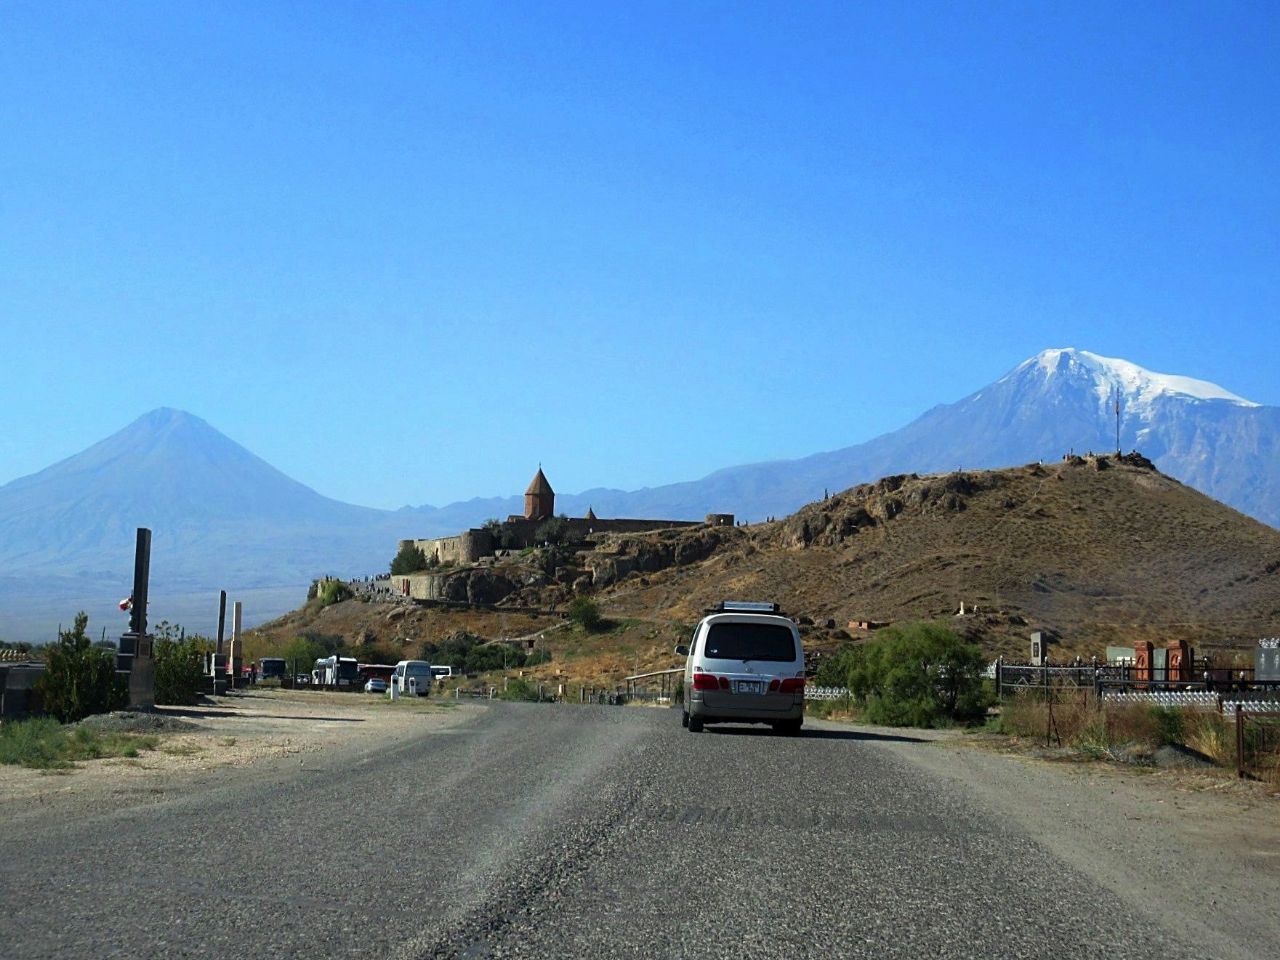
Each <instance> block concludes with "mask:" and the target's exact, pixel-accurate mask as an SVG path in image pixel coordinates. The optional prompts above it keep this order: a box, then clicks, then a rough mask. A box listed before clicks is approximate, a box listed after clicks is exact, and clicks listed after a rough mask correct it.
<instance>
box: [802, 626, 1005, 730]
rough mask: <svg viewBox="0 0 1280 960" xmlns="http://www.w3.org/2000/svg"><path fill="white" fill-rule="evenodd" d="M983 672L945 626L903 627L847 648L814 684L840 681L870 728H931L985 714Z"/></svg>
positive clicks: (977, 658) (976, 654)
mask: <svg viewBox="0 0 1280 960" xmlns="http://www.w3.org/2000/svg"><path fill="white" fill-rule="evenodd" d="M985 668H986V662H985V660H984V659H983V656H982V653H981V651H979V650H978V648H977V647H974V646H971V645H969V644H966V643H964V641H962V640H961V639H960V637H959V636H958V635H957V634H956V633H955V631H954V630H952V629H951V627H950V626H948V625H946V624H943V623H905V624H895V625H894V626H891V627H887V628H885V629H884V630H882V631H880V632H879V633H878V634H876V636H875V638H874V639H872V640H870V641H868V642H867V643H865V644H861V645H859V646H854V647H846V648H845V649H844V650H842V651H841V652H840V653H839V654H838V655H837V657H836V660H835V662H834V663H833V664H831V666H830V667H829V668H824V670H823V672H822V673H821V674H820V675H819V680H820V681H821V680H826V681H828V682H830V681H831V680H835V679H837V678H842V679H843V682H844V686H846V687H848V689H849V692H850V695H851V696H852V697H853V699H854V700H856V701H858V702H859V703H861V704H862V705H863V706H864V707H865V710H866V717H867V719H868V720H870V721H871V722H872V723H884V724H888V725H890V726H915V727H931V726H938V725H943V724H947V723H953V722H962V723H963V722H971V721H974V720H978V719H980V718H981V717H982V716H983V715H984V714H985V712H986V708H987V703H988V697H987V694H986V692H985V689H984V686H983V682H982V676H983V671H984V670H985Z"/></svg>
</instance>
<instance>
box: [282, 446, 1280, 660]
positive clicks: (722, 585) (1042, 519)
mask: <svg viewBox="0 0 1280 960" xmlns="http://www.w3.org/2000/svg"><path fill="white" fill-rule="evenodd" d="M504 564H505V565H506V566H505V567H504ZM545 566H546V565H545V564H544V565H543V568H545ZM538 569H539V559H538V557H537V556H536V555H532V556H529V557H525V558H510V559H509V560H507V561H504V562H503V563H500V564H498V565H497V566H496V567H493V568H486V569H485V570H484V571H483V575H484V576H485V577H494V576H501V577H508V578H509V579H510V581H511V582H512V583H513V584H528V583H532V584H533V586H526V587H522V588H520V589H519V590H517V591H516V592H512V593H511V594H509V595H508V597H506V598H504V599H503V600H502V601H500V602H499V604H498V606H497V608H496V610H495V611H494V612H475V613H472V614H467V613H466V612H464V611H459V610H456V609H455V610H451V611H449V613H448V622H447V629H449V630H453V629H460V628H464V627H465V626H466V624H468V623H470V624H472V626H471V627H469V629H473V630H474V631H475V632H478V633H485V631H486V629H488V630H492V628H493V624H492V622H491V621H492V617H493V616H495V615H500V612H501V610H502V607H503V604H504V603H518V604H520V605H522V606H527V605H530V604H536V603H541V604H542V605H543V606H544V607H546V606H550V605H551V604H552V603H557V604H563V603H564V602H565V601H567V600H568V598H570V597H571V596H572V595H573V593H574V592H575V590H578V591H581V590H588V591H589V592H591V593H593V594H594V595H595V596H596V598H597V599H598V600H599V602H600V603H601V604H602V606H603V607H604V609H605V611H606V613H607V614H608V615H609V616H610V617H612V618H614V619H615V620H616V621H618V622H620V623H624V624H626V623H631V622H642V623H645V624H648V625H649V627H650V629H651V630H653V631H654V633H653V638H654V639H653V642H652V643H650V644H649V645H648V646H647V647H644V648H643V650H642V651H641V650H639V648H634V649H633V647H628V650H630V651H631V652H632V653H633V654H634V660H635V662H636V663H641V662H643V664H644V665H646V666H651V665H655V664H656V665H669V663H668V662H667V661H670V660H671V657H670V653H669V650H668V648H667V644H668V642H669V641H670V640H671V639H672V637H675V636H679V635H680V631H682V630H684V629H685V628H686V626H687V624H689V623H691V622H693V621H694V620H696V619H697V617H698V616H699V615H700V612H701V611H702V610H703V609H704V608H705V607H707V606H709V605H711V604H712V603H714V602H715V601H717V600H720V599H724V598H731V597H736V598H743V599H772V600H777V601H779V602H780V603H781V604H782V605H783V607H784V609H786V610H787V611H788V612H790V613H792V614H793V615H796V616H799V617H803V618H806V619H807V620H809V621H812V625H807V627H806V633H807V634H808V635H809V638H810V642H811V643H813V644H816V645H819V646H821V645H825V644H831V643H835V642H838V641H839V639H840V637H841V636H842V633H843V632H844V631H845V630H846V629H847V627H848V624H849V622H850V621H862V620H870V621H891V620H904V619H933V618H938V617H947V618H951V617H953V616H954V615H955V614H956V613H957V612H958V611H959V609H960V605H961V603H962V602H963V603H964V604H965V608H966V616H964V617H961V618H956V619H955V620H954V622H955V623H956V624H957V626H959V627H960V628H961V629H962V630H963V631H965V632H966V633H967V634H969V635H970V636H972V637H973V638H974V639H975V640H976V641H978V642H979V643H981V644H982V645H983V646H984V647H985V648H986V650H987V651H988V652H989V653H990V654H992V655H994V654H995V653H1006V654H1009V655H1012V656H1019V657H1021V656H1025V654H1026V648H1027V645H1026V637H1027V635H1028V634H1029V633H1030V631H1031V630H1036V629H1038V630H1045V631H1048V632H1049V633H1050V634H1051V635H1053V636H1055V637H1057V638H1058V640H1059V643H1058V647H1057V648H1056V650H1055V656H1059V657H1061V656H1066V655H1074V654H1077V653H1078V654H1081V655H1084V656H1089V655H1092V654H1101V653H1102V652H1103V648H1104V647H1105V646H1106V645H1107V644H1112V643H1115V644H1124V643H1131V642H1132V641H1133V640H1134V639H1139V638H1149V639H1153V640H1157V641H1162V640H1166V639H1175V638H1182V637H1186V638H1188V639H1190V640H1192V641H1193V642H1194V643H1195V644H1196V645H1197V646H1199V647H1201V648H1202V649H1203V648H1205V647H1206V646H1209V647H1217V646H1226V647H1229V646H1232V645H1233V642H1234V638H1244V639H1245V640H1248V641H1250V642H1251V641H1252V639H1254V638H1256V637H1258V636H1262V635H1270V634H1273V633H1275V632H1276V630H1277V627H1278V626H1280V531H1276V530H1274V529H1273V528H1271V527H1268V526H1266V525H1264V524H1262V523H1259V522H1257V521H1255V520H1252V519H1250V518H1248V517H1245V516H1243V515H1242V514H1240V513H1238V512H1236V511H1234V510H1232V509H1230V508H1228V507H1225V506H1223V505H1222V504H1220V503H1217V502H1215V501H1213V500H1211V499H1209V498H1208V497H1206V496H1204V495H1203V494H1201V493H1199V492H1197V491H1195V490H1193V489H1191V488H1190V487H1188V486H1185V485H1184V484H1182V483H1179V482H1178V481H1176V480H1174V479H1172V478H1170V477H1167V476H1164V475H1163V474H1161V473H1160V472H1159V471H1157V470H1156V469H1155V468H1154V467H1153V466H1152V465H1151V463H1150V462H1149V461H1147V460H1146V459H1145V458H1143V457H1141V456H1138V455H1129V456H1126V457H1121V458H1116V457H1070V458H1068V459H1065V460H1061V461H1057V462H1054V463H1048V464H1040V463H1032V464H1029V465H1027V466H1024V467H1017V468H1009V469H1003V470H992V471H965V472H955V473H950V474H935V475H925V476H920V475H895V476H890V477H885V478H882V479H881V480H878V481H876V482H875V483H870V484H863V485H860V486H857V487H854V488H851V489H849V490H846V491H843V492H841V493H838V494H836V495H834V496H831V497H829V498H828V499H826V500H823V501H820V502H817V503H812V504H809V505H808V506H806V507H804V508H803V509H801V510H799V511H797V512H796V513H795V514H793V515H792V516H789V517H786V518H785V519H782V520H778V521H775V522H773V523H767V524H759V525H751V526H749V527H734V528H710V527H695V528H689V529H684V530H674V529H673V530H665V531H657V532H654V533H647V534H626V535H609V536H598V537H595V538H593V539H592V541H591V542H590V544H589V545H588V549H585V550H582V551H580V552H579V553H577V554H576V555H575V556H574V557H573V558H572V559H571V560H564V561H561V562H558V563H557V564H556V569H555V576H553V577H552V576H546V575H545V574H538V573H537V570H538ZM472 575H473V574H472V572H469V571H466V570H461V571H450V572H448V573H445V574H440V576H443V577H446V578H466V577H469V576H472ZM539 577H541V579H539ZM587 584H590V586H587ZM513 590H515V588H514V587H513ZM339 607H346V608H347V612H345V613H337V612H335V611H333V609H332V608H330V610H329V611H326V612H325V613H324V614H323V616H324V617H327V618H329V621H328V622H329V623H331V624H333V623H337V622H338V621H339V618H346V617H354V618H355V619H354V620H350V621H347V622H346V626H345V627H344V632H345V633H346V634H347V636H349V637H352V638H354V637H357V636H359V635H360V634H361V633H363V632H365V631H368V632H367V636H368V637H369V638H370V639H375V638H382V637H383V636H384V635H386V634H387V629H386V627H385V626H383V625H382V621H383V620H385V618H386V617H387V615H388V610H387V609H386V607H385V606H384V605H381V604H361V603H358V602H354V601H352V602H349V603H348V604H341V605H339ZM409 609H410V611H411V613H405V612H401V613H399V614H397V615H396V616H397V617H407V616H410V615H412V616H413V617H426V614H425V613H422V612H419V611H420V609H421V608H409ZM560 609H563V606H561V607H560ZM317 616H319V614H317ZM433 616H434V614H433ZM300 617H301V618H300V619H297V620H295V621H294V622H292V623H291V624H290V629H291V630H305V629H312V627H309V626H308V623H309V621H308V619H307V617H306V616H301V615H300ZM468 617H470V618H471V619H468ZM485 618H488V619H487V620H486V619H485ZM828 622H829V623H830V625H829V626H828ZM438 629H445V624H444V622H441V623H440V624H439V626H438ZM431 631H432V624H431V622H430V621H428V620H426V619H423V620H422V621H421V623H420V625H419V629H418V633H417V637H418V639H437V638H436V637H434V636H432V632H431ZM573 637H574V634H572V632H570V633H566V634H565V636H564V637H563V638H562V641H557V640H555V638H554V637H550V638H549V642H551V645H552V648H553V649H556V645H557V642H559V643H560V653H562V654H571V653H572V652H573V651H574V650H575V649H576V648H575V647H574V645H573V643H571V642H570V641H571V640H572V639H573ZM578 639H579V640H581V639H582V638H581V637H579V638H578ZM620 642H622V641H620ZM626 642H627V643H631V644H633V646H634V637H632V638H631V639H628V640H626ZM596 649H597V651H598V652H601V651H603V650H605V649H607V645H606V646H605V647H600V646H599V645H598V644H597V647H596ZM641 653H643V656H641ZM626 662H627V665H628V666H630V664H631V660H630V659H628V660H627V661H626Z"/></svg>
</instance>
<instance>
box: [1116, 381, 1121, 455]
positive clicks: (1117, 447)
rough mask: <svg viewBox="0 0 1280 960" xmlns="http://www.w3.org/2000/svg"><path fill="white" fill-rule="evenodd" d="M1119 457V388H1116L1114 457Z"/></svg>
mask: <svg viewBox="0 0 1280 960" xmlns="http://www.w3.org/2000/svg"><path fill="white" fill-rule="evenodd" d="M1119 456H1120V388H1119V387H1116V457H1119Z"/></svg>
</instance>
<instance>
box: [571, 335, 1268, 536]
mask: <svg viewBox="0 0 1280 960" xmlns="http://www.w3.org/2000/svg"><path fill="white" fill-rule="evenodd" d="M1117 391H1118V392H1119V399H1120V446H1121V448H1122V449H1124V450H1126V451H1127V450H1132V449H1137V450H1139V451H1141V452H1142V453H1144V454H1146V455H1147V456H1148V457H1150V458H1151V459H1152V460H1153V461H1155V463H1156V465H1157V466H1158V467H1159V468H1160V469H1161V470H1162V471H1163V472H1165V473H1167V474H1169V475H1170V476H1173V477H1175V478H1177V479H1179V480H1181V481H1183V482H1184V483H1187V484H1189V485H1191V486H1193V487H1196V488H1197V489H1199V490H1201V491H1202V492H1204V493H1207V494H1209V495H1210V496H1212V497H1215V498H1216V499H1218V500H1221V501H1223V502H1224V503H1226V504H1228V505H1230V506H1233V507H1235V508H1236V509H1238V510H1240V511H1242V512H1244V513H1247V514H1249V515H1251V516H1253V517H1256V518H1258V519H1260V520H1263V521H1264V522H1266V523H1270V524H1272V525H1280V469H1278V468H1280V445H1278V441H1280V408H1277V407H1265V406H1260V405H1258V404H1256V403H1253V402H1252V401H1249V400H1246V399H1244V398H1243V397H1239V396H1237V395H1236V394H1234V393H1232V392H1231V391H1229V390H1227V389H1225V388H1223V387H1220V386H1218V385H1216V384H1213V383H1208V382H1206V381H1203V380H1196V379H1193V378H1191V377H1186V376H1178V375H1173V374H1164V373H1154V372H1152V371H1150V370H1146V369H1144V368H1143V367H1141V366H1138V365H1137V364H1135V363H1131V362H1129V361H1127V360H1117V359H1112V358H1108V357H1101V356H1098V355H1097V354H1094V353H1089V352H1088V351H1084V350H1076V349H1072V348H1057V349H1052V350H1045V351H1043V352H1042V353H1039V354H1037V355H1036V356H1034V357H1032V358H1031V359H1029V360H1027V361H1025V362H1023V363H1020V364H1019V365H1018V366H1017V367H1015V368H1014V369H1013V370H1011V371H1009V373H1008V374H1006V375H1005V376H1003V377H1001V378H1000V379H999V380H997V381H996V382H995V383H993V384H990V385H988V386H986V387H983V388H982V389H981V390H978V391H977V392H976V393H973V394H971V395H970V396H968V397H965V398H964V399H963V400H959V401H957V402H955V403H950V404H945V405H943V406H938V407H934V408H933V409H932V410H930V411H928V412H927V413H925V414H924V415H923V416H921V417H919V418H918V419H917V420H915V421H913V422H912V423H910V424H908V425H907V426H905V427H903V428H902V429H900V430H896V431H893V432H892V433H886V434H883V435H882V436H879V437H876V438H875V439H874V440H869V441H867V442H866V443H861V444H858V445H857V446H852V447H844V448H842V449H839V450H833V451H830V452H826V453H818V454H814V455H812V456H809V457H804V458H802V459H799V460H778V461H772V462H768V463H757V464H748V465H746V466H740V467H730V468H727V469H724V470H719V471H716V472H715V473H712V474H710V475H708V476H706V477H704V478H702V479H701V480H695V481H692V482H689V483H679V484H671V485H668V486H664V487H656V488H653V489H649V490H639V491H635V492H631V493H623V492H621V491H588V492H587V493H585V494H583V495H582V496H583V497H584V498H587V499H589V500H590V502H591V503H592V504H593V505H594V507H595V510H596V512H597V513H598V514H599V515H600V516H609V515H613V516H621V515H630V516H673V517H694V518H696V517H700V516H702V515H703V514H704V513H706V512H709V511H712V510H723V511H732V512H734V513H737V514H738V515H739V516H743V517H746V518H749V519H759V518H761V517H764V516H769V515H774V516H783V515H785V514H787V513H790V512H791V511H793V510H795V509H796V508H798V507H799V506H801V505H802V504H804V503H807V502H810V501H812V500H816V499H818V498H819V497H821V496H822V494H823V491H824V490H830V491H836V490H843V489H845V488H847V487H849V486H852V485H854V484H856V483H861V482H864V481H869V480H875V479H877V478H878V477H881V476H884V475H886V474H891V473H931V472H937V471H949V470H956V469H959V468H964V469H976V468H986V467H1000V466H1008V465H1010V464H1017V463H1027V462H1030V461H1033V460H1051V459H1056V458H1058V457H1061V456H1062V455H1063V454H1065V453H1068V452H1070V451H1075V452H1076V453H1087V452H1089V451H1098V452H1101V451H1107V450H1114V449H1115V447H1116V433H1115V431H1116V422H1115V399H1116V394H1117ZM563 501H564V502H565V504H566V505H567V506H574V505H576V501H575V500H572V499H570V498H563Z"/></svg>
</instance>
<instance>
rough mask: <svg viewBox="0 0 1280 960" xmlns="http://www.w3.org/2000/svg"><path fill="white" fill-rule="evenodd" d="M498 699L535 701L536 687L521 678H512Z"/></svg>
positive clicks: (536, 697) (536, 696) (534, 684)
mask: <svg viewBox="0 0 1280 960" xmlns="http://www.w3.org/2000/svg"><path fill="white" fill-rule="evenodd" d="M500 697H501V699H503V700H537V699H538V685H537V684H536V683H531V682H529V681H528V680H525V679H523V678H522V677H512V678H511V679H510V680H508V681H507V686H506V689H505V690H503V691H502V693H501V694H500Z"/></svg>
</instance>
